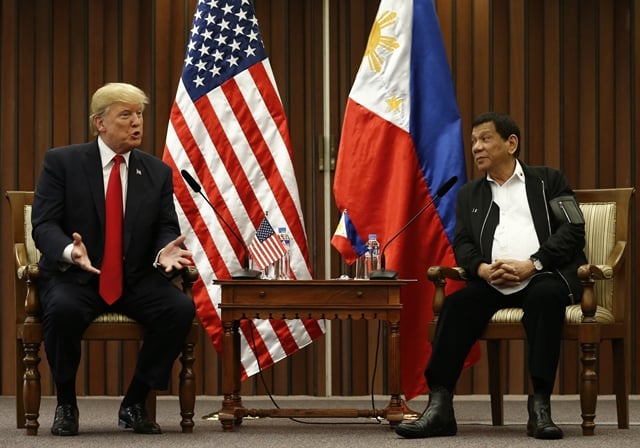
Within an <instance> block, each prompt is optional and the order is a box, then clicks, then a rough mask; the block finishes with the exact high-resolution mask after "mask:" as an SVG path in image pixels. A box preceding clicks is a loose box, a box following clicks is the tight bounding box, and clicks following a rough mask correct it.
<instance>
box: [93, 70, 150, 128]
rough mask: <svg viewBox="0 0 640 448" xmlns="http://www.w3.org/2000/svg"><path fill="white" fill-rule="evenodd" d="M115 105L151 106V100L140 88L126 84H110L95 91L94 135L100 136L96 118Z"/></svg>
mask: <svg viewBox="0 0 640 448" xmlns="http://www.w3.org/2000/svg"><path fill="white" fill-rule="evenodd" d="M113 103H127V104H140V105H142V106H143V109H144V105H145V104H149V98H148V97H147V95H146V94H145V93H144V92H143V91H142V90H141V89H139V88H138V87H136V86H134V85H133V84H127V83H124V82H110V83H108V84H105V85H103V86H102V87H100V88H99V89H98V90H96V91H95V93H94V94H93V96H92V97H91V115H89V125H90V126H91V131H92V132H93V135H98V129H97V128H96V125H95V118H96V117H100V116H102V115H104V114H105V113H106V112H107V110H108V109H109V106H111V105H112V104H113Z"/></svg>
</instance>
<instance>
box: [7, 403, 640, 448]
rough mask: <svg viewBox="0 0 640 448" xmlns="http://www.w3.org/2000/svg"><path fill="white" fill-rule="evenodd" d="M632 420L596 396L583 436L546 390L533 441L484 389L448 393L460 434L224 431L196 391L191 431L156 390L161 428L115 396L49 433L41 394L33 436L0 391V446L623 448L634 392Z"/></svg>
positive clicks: (297, 427) (352, 428)
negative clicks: (126, 421)
mask: <svg viewBox="0 0 640 448" xmlns="http://www.w3.org/2000/svg"><path fill="white" fill-rule="evenodd" d="M275 400H276V402H277V403H278V405H279V406H280V407H283V408H296V407H313V406H316V407H335V408H363V409H367V408H370V407H371V399H370V397H349V398H346V397H333V398H314V397H300V396H296V397H275ZM387 400H388V398H386V397H376V407H377V408H381V407H384V406H385V405H386V403H387ZM630 403H631V404H630V420H631V427H630V429H626V430H619V429H618V428H617V421H616V410H615V401H614V399H613V397H610V396H607V397H601V398H600V400H599V402H598V408H597V418H596V423H597V425H598V426H597V427H596V435H595V436H593V437H584V436H582V430H581V428H580V421H581V420H580V405H579V400H578V397H577V396H554V397H552V415H553V419H554V421H555V422H556V423H557V424H558V425H559V426H561V427H562V429H563V430H564V432H565V438H564V439H563V440H558V441H539V440H535V439H531V438H528V437H527V436H526V433H525V423H526V418H527V414H526V397H524V396H507V397H505V426H501V427H494V426H491V415H490V406H489V398H488V396H457V397H456V398H455V400H454V405H455V409H456V418H457V421H458V435H457V436H455V437H447V438H436V439H429V440H405V439H401V438H400V437H398V436H396V434H395V433H394V432H393V431H391V430H390V427H389V425H388V424H386V422H384V421H382V422H378V421H376V420H375V419H365V418H360V419H315V420H302V419H301V420H300V422H297V421H292V420H290V419H286V418H263V419H245V420H244V421H243V423H242V425H241V426H240V427H239V428H238V429H237V430H236V431H235V432H231V433H225V432H222V427H221V425H220V423H219V422H218V421H216V420H208V419H204V418H203V417H206V416H208V415H209V414H212V413H215V411H217V410H218V409H219V408H220V405H221V397H198V399H197V401H196V427H195V428H194V432H193V433H192V434H182V433H181V432H180V426H179V407H178V400H177V398H176V397H161V398H159V401H158V418H157V421H158V423H159V424H160V425H161V427H162V429H163V431H164V433H163V434H161V435H158V436H144V435H138V434H133V433H132V432H131V431H124V430H120V429H119V428H118V427H117V418H116V415H117V412H118V406H119V404H120V398H118V397H90V398H80V402H79V409H80V435H78V436H76V437H54V436H52V435H51V433H50V432H49V429H50V427H51V422H52V420H53V412H54V409H55V398H53V397H45V398H43V400H42V406H41V411H40V425H41V426H40V431H39V435H38V436H37V437H31V436H26V435H25V434H24V430H22V429H17V428H16V426H15V398H14V397H6V396H4V397H0V414H1V415H2V419H1V420H0V422H1V423H0V435H1V436H0V447H16V448H17V447H27V448H30V447H47V448H48V447H52V448H56V447H64V448H74V447H83V448H120V447H136V448H139V447H144V448H146V447H173V448H180V447H185V448H187V447H188V448H197V447H216V448H218V447H249V448H262V447H265V448H268V447H277V448H283V447H327V448H328V447H332V448H333V447H355V448H358V447H363V448H364V447H366V448H371V447H374V446H375V447H407V448H408V447H427V446H428V447H430V448H431V447H455V448H466V447H474V448H475V447H491V448H500V447H505V448H519V447H523V448H524V447H546V446H552V447H554V448H560V447H563V448H564V447H580V448H583V447H594V448H595V447H597V448H609V447H611V448H623V447H625V448H626V447H629V448H631V447H635V446H639V445H640V397H639V396H633V397H632V398H631V402H630ZM425 404H426V397H423V398H420V399H416V400H412V401H411V402H409V407H410V408H411V409H412V410H414V411H417V412H421V411H422V410H423V408H424V406H425ZM244 405H245V406H246V407H256V408H269V407H273V404H272V403H271V402H270V401H269V398H268V397H249V398H245V399H244Z"/></svg>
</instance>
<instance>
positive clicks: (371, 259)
mask: <svg viewBox="0 0 640 448" xmlns="http://www.w3.org/2000/svg"><path fill="white" fill-rule="evenodd" d="M364 256H365V264H364V270H365V272H364V276H365V278H369V274H370V273H371V271H375V270H376V269H380V243H379V242H378V237H377V235H376V234H375V233H370V234H369V240H368V241H367V251H366V252H365V254H364Z"/></svg>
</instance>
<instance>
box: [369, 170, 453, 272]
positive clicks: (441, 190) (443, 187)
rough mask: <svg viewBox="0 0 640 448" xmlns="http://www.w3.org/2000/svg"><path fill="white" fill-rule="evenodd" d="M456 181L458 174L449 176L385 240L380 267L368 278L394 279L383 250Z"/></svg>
mask: <svg viewBox="0 0 640 448" xmlns="http://www.w3.org/2000/svg"><path fill="white" fill-rule="evenodd" d="M457 181H458V176H453V177H451V178H450V179H449V180H447V181H446V182H445V183H444V184H443V185H441V186H440V188H438V190H437V191H436V194H435V196H434V197H433V199H431V200H430V201H429V202H427V205H425V206H424V207H422V208H421V209H420V210H419V211H418V213H416V214H415V215H413V218H411V219H410V220H409V221H408V222H407V223H406V224H405V225H404V226H402V227H401V228H400V230H398V231H397V232H396V234H395V235H393V236H392V237H391V239H390V240H389V241H387V244H385V245H384V247H383V248H382V250H381V251H380V269H376V270H374V271H371V272H370V273H369V280H395V279H396V278H397V277H398V273H397V272H396V271H391V270H387V269H386V261H387V260H386V258H385V256H384V251H385V250H387V247H389V244H390V243H391V242H392V241H393V240H395V239H396V238H397V237H398V235H400V234H401V233H402V232H404V230H405V229H406V228H407V227H409V226H410V225H411V223H413V221H415V220H416V219H418V216H420V215H421V214H422V212H424V211H425V210H426V209H427V208H428V207H429V206H430V205H432V204H433V203H434V202H436V201H437V200H438V199H440V198H441V197H442V196H444V194H445V193H446V192H447V191H449V190H450V189H451V187H453V185H454V184H455V183H456V182H457Z"/></svg>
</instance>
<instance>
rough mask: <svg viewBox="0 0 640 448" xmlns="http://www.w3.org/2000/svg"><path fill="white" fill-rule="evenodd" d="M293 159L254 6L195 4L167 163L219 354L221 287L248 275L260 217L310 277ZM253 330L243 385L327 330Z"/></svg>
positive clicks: (288, 325)
mask: <svg viewBox="0 0 640 448" xmlns="http://www.w3.org/2000/svg"><path fill="white" fill-rule="evenodd" d="M291 157H292V152H291V148H290V141H289V131H288V124H287V119H286V117H285V113H284V108H283V105H282V102H281V100H280V95H279V93H278V89H277V86H276V83H275V79H274V76H273V73H272V70H271V66H270V64H269V59H268V58H267V55H266V51H265V48H264V46H263V43H262V38H261V35H260V30H259V28H258V21H257V19H256V17H255V12H254V9H253V6H252V2H250V1H248V0H226V1H224V2H216V1H213V2H205V1H199V2H197V5H196V9H195V12H194V17H193V25H192V28H191V33H190V37H189V41H188V44H187V48H186V54H185V59H184V65H183V70H182V75H181V77H180V80H179V83H178V88H177V92H176V96H175V100H174V103H173V105H172V108H171V112H170V117H169V124H168V128H167V137H166V144H165V148H164V152H163V160H164V161H165V162H166V163H167V164H168V165H170V166H171V167H172V168H173V170H174V176H173V182H174V195H175V203H176V209H177V213H178V216H179V219H180V225H181V228H182V232H183V233H184V234H185V235H186V237H187V239H186V242H185V244H186V245H187V247H188V248H189V250H191V251H192V253H193V259H194V262H195V265H196V267H197V268H198V271H199V273H200V280H199V281H198V282H197V283H196V284H195V285H194V288H193V294H194V301H195V303H196V309H197V312H198V315H199V317H200V320H201V321H202V324H203V326H204V328H205V329H206V332H207V334H208V335H209V337H210V339H211V341H212V343H213V344H214V346H215V347H216V349H217V350H218V353H219V352H220V349H221V341H222V333H223V330H222V325H221V322H220V316H219V315H218V311H217V310H218V304H219V303H220V287H219V286H218V285H216V284H215V280H216V279H229V278H230V277H231V274H230V273H231V272H235V271H238V270H240V269H241V268H243V267H244V259H245V255H246V250H247V244H246V242H247V241H250V240H251V238H252V237H253V235H254V234H255V232H256V229H258V228H259V226H260V224H261V222H262V220H263V217H265V216H266V215H267V214H268V215H269V219H270V220H271V222H273V223H274V225H277V226H279V227H280V226H282V227H286V228H287V229H289V233H290V236H291V244H290V256H291V276H292V278H296V279H310V278H311V277H312V274H311V265H310V263H309V251H308V248H307V240H306V234H305V227H304V220H303V216H302V210H301V206H300V198H299V194H298V187H297V183H296V178H295V173H294V168H293V163H292V160H291ZM181 170H186V171H188V172H189V173H190V174H193V177H195V178H196V179H197V180H198V182H199V183H200V184H201V185H202V190H203V191H204V194H205V197H206V198H209V199H210V202H211V204H212V206H213V207H215V210H216V211H217V212H218V213H214V210H212V207H210V206H209V205H208V204H207V203H206V201H205V200H204V198H202V197H200V196H194V195H192V194H191V192H190V191H189V189H188V186H187V185H186V184H185V181H184V180H183V179H182V178H181V176H180V172H181ZM218 214H219V215H220V216H221V217H222V218H223V219H221V218H219V217H218ZM225 221H226V222H227V223H228V224H229V225H228V226H227V225H226V224H225ZM234 233H235V234H236V235H239V236H241V238H236V237H235V236H234ZM242 241H244V242H245V244H244V245H243V244H242ZM253 323H254V324H255V326H254V325H251V323H250V322H247V321H243V323H242V325H241V332H240V336H241V338H240V339H241V345H242V348H241V350H242V352H241V362H242V369H243V372H242V375H243V378H246V377H248V376H251V375H253V374H255V373H256V372H258V371H260V370H261V369H265V368H267V367H269V366H271V365H272V364H273V363H275V362H277V361H279V360H281V359H283V358H285V357H287V356H289V355H291V354H293V353H295V352H296V351H297V350H298V349H300V348H302V347H304V346H306V345H307V344H309V343H310V342H312V341H313V340H315V339H317V338H318V337H320V336H321V335H322V334H324V324H323V322H322V321H315V320H304V321H302V320H291V321H284V320H255V321H253ZM254 348H255V350H256V354H257V359H256V356H254V351H253V349H254ZM258 360H259V363H258Z"/></svg>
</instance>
